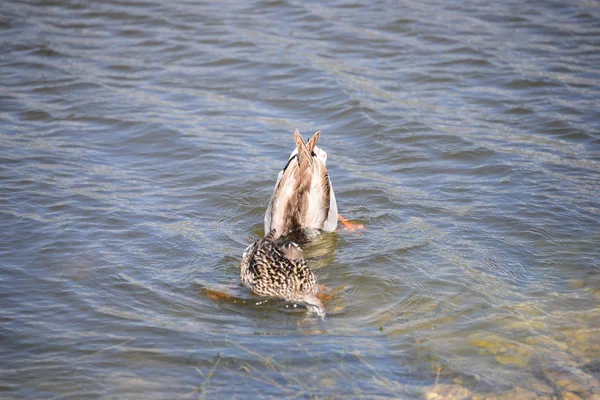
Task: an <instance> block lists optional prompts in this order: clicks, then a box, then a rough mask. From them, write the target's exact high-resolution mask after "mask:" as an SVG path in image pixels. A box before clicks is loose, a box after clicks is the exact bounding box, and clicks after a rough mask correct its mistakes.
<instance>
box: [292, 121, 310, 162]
mask: <svg viewBox="0 0 600 400" xmlns="http://www.w3.org/2000/svg"><path fill="white" fill-rule="evenodd" d="M294 140H295V141H296V149H298V165H299V166H300V168H303V167H307V166H309V165H311V164H312V156H311V151H309V150H308V148H307V146H306V143H304V139H302V136H300V132H298V129H296V130H294Z"/></svg>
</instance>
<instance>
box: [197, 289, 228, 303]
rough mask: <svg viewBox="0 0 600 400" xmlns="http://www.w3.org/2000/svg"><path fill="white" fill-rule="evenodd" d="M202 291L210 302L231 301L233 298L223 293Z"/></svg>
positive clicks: (208, 290)
mask: <svg viewBox="0 0 600 400" xmlns="http://www.w3.org/2000/svg"><path fill="white" fill-rule="evenodd" d="M202 291H203V292H204V294H205V295H206V297H208V298H209V299H211V300H231V299H232V298H233V296H231V295H229V294H227V293H224V292H219V291H217V290H212V289H203V290H202Z"/></svg>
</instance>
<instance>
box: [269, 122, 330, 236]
mask: <svg viewBox="0 0 600 400" xmlns="http://www.w3.org/2000/svg"><path fill="white" fill-rule="evenodd" d="M320 135H321V132H320V131H318V132H317V133H315V134H314V135H313V137H312V138H311V139H310V140H309V141H308V142H304V139H302V136H300V133H299V132H298V129H296V130H295V131H294V140H295V142H296V149H295V150H294V151H292V153H291V154H290V157H289V159H288V162H287V164H286V165H285V167H284V168H283V170H282V171H280V172H279V175H278V176H277V182H276V183H275V189H274V191H273V196H272V197H271V200H270V202H269V206H268V207H267V212H266V213H265V221H264V222H265V232H270V231H271V230H275V234H274V239H278V238H279V237H282V236H286V235H288V234H290V233H293V232H299V231H301V232H303V233H304V234H306V235H307V236H308V237H314V236H316V234H317V233H318V232H319V230H324V231H328V232H333V231H335V229H336V227H337V221H338V209H337V203H336V201H335V194H334V193H333V186H332V185H331V179H330V178H329V174H328V173H327V167H326V163H327V153H326V152H325V151H324V150H323V149H320V148H319V147H317V142H318V141H319V137H320Z"/></svg>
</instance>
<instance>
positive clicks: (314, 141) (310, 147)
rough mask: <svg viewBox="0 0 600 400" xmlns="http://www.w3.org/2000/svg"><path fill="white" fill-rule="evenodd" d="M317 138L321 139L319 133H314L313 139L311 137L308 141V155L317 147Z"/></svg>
mask: <svg viewBox="0 0 600 400" xmlns="http://www.w3.org/2000/svg"><path fill="white" fill-rule="evenodd" d="M319 137H321V131H317V132H315V134H314V135H313V137H311V138H310V140H309V141H308V143H306V148H307V149H308V152H309V153H310V154H312V153H313V151H314V149H315V146H316V145H317V142H318V141H319Z"/></svg>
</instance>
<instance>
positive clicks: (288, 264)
mask: <svg viewBox="0 0 600 400" xmlns="http://www.w3.org/2000/svg"><path fill="white" fill-rule="evenodd" d="M274 240H275V230H274V229H273V230H271V231H270V232H269V234H268V235H266V236H265V237H264V238H263V239H260V240H257V241H255V242H254V243H253V244H251V245H250V246H248V248H247V249H246V250H245V251H244V255H243V256H242V262H241V263H240V280H241V281H242V284H243V285H244V286H246V287H247V288H248V289H250V291H251V292H253V293H254V294H257V295H259V296H265V297H275V298H280V299H283V300H285V301H289V302H293V303H297V304H302V305H305V306H306V308H307V309H308V311H310V312H314V313H316V314H317V315H319V316H320V317H324V316H325V309H324V307H323V304H322V303H321V300H319V298H318V297H317V294H318V293H319V291H320V289H321V288H320V286H319V283H318V282H317V278H316V277H315V274H313V272H312V271H311V270H310V268H309V267H308V265H306V261H304V260H302V259H293V258H294V256H295V255H296V254H295V253H294V252H296V251H298V249H297V248H296V247H295V246H294V245H293V244H292V245H290V247H287V246H284V247H281V246H278V245H276V244H275V242H274Z"/></svg>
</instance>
